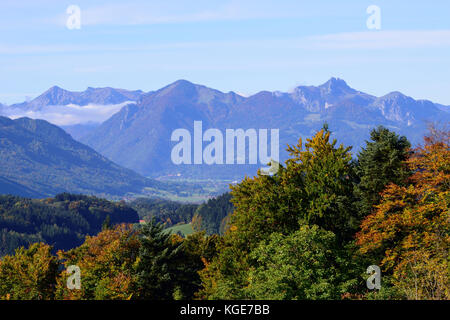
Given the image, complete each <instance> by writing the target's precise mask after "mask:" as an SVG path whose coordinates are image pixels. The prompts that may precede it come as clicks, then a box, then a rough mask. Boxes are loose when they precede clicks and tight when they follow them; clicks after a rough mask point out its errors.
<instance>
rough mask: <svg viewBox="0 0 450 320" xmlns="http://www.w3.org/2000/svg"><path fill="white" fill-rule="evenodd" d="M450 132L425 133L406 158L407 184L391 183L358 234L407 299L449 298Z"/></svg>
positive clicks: (362, 245)
mask: <svg viewBox="0 0 450 320" xmlns="http://www.w3.org/2000/svg"><path fill="white" fill-rule="evenodd" d="M449 141H450V133H449V132H448V131H447V132H443V133H442V135H441V136H440V137H438V138H437V137H436V136H431V137H426V138H425V145H424V146H423V147H419V148H418V149H417V150H416V151H415V153H414V154H413V155H412V156H411V157H410V158H409V159H408V160H407V164H408V167H409V169H410V170H411V171H412V172H413V175H412V176H411V178H410V179H409V182H408V184H407V185H406V186H399V185H396V184H390V185H388V186H387V187H386V189H385V190H384V192H383V193H382V196H381V202H380V204H379V205H377V206H376V211H375V212H373V213H372V214H370V215H369V216H367V217H366V218H365V220H364V221H363V223H362V226H361V231H360V232H359V233H358V234H357V244H358V245H359V246H360V251H361V253H363V254H367V253H369V254H371V253H372V254H373V253H378V254H379V253H381V254H382V255H383V257H382V259H381V261H380V264H381V265H382V266H383V268H384V271H385V272H386V273H387V274H389V275H391V276H392V283H393V285H394V286H395V287H396V288H398V289H400V290H401V291H402V292H403V295H404V297H406V298H408V299H449V298H450V281H449V276H448V273H449V252H450V216H449V212H450V209H449V202H450V191H449V190H450V148H449V146H450V144H449Z"/></svg>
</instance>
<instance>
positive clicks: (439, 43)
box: [0, 30, 450, 54]
mask: <svg viewBox="0 0 450 320" xmlns="http://www.w3.org/2000/svg"><path fill="white" fill-rule="evenodd" d="M212 47H217V48H220V47H226V48H230V47H234V48H239V47H243V48H244V47H249V48H262V49H264V48H265V49H270V48H278V49H290V48H293V49H295V48H297V49H307V50H354V49H361V50H376V49H411V48H431V47H433V48H437V47H450V30H404V31H403V30H398V31H397V30H393V31H376V32H371V31H368V32H348V33H336V34H326V35H314V36H306V37H298V38H285V39H258V40H239V41H203V42H202V41H198V42H172V43H163V44H153V45H140V44H139V45H127V46H123V45H102V44H83V45H69V44H60V45H56V44H55V45H23V46H21V45H8V44H2V45H1V46H0V53H1V54H52V53H53V54H60V53H81V52H85V53H96V52H131V51H135V52H146V51H154V50H163V49H202V48H212Z"/></svg>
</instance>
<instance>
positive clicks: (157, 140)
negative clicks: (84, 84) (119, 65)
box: [3, 78, 450, 179]
mask: <svg viewBox="0 0 450 320" xmlns="http://www.w3.org/2000/svg"><path fill="white" fill-rule="evenodd" d="M117 103H124V106H123V107H122V108H121V109H120V110H118V112H116V113H114V114H112V115H111V117H109V118H108V119H106V120H105V121H103V122H101V123H99V122H92V121H91V122H84V123H79V124H73V125H71V126H63V128H64V129H65V130H67V131H68V132H69V133H70V134H71V135H72V136H73V137H74V138H76V139H77V140H79V141H80V142H82V143H84V144H86V145H88V146H90V147H92V148H93V149H94V150H96V151H97V152H99V153H100V154H102V155H103V156H105V157H106V158H108V159H111V160H112V161H114V162H115V163H117V164H119V165H121V166H123V167H126V168H129V169H132V170H134V171H136V172H137V173H139V174H141V175H144V176H149V177H159V176H166V175H171V176H173V175H176V176H181V177H183V178H215V179H217V178H219V179H239V178H242V177H243V176H244V175H245V174H247V175H254V174H255V173H256V170H257V168H259V167H261V165H260V164H258V165H249V164H246V165H205V164H203V165H184V164H182V165H175V164H173V163H172V161H171V150H172V148H173V146H174V145H175V143H174V142H171V139H170V138H171V134H172V132H173V131H174V130H175V129H179V128H184V129H187V130H188V131H189V132H191V133H192V132H193V123H194V121H202V124H203V131H205V130H206V129H208V128H216V129H219V130H222V132H225V129H238V128H242V129H244V130H245V129H249V128H254V129H256V130H258V129H279V134H280V157H281V160H284V159H286V157H287V153H286V152H285V146H286V144H294V143H296V142H297V140H298V138H299V137H302V138H306V137H310V136H312V135H313V134H314V132H316V131H317V130H319V129H320V128H321V127H322V125H323V123H325V122H327V123H328V125H329V128H330V130H331V131H332V136H333V137H334V138H337V139H338V142H339V143H344V144H345V145H352V146H353V147H354V148H353V152H354V153H356V152H357V151H358V150H359V148H360V147H361V146H363V145H364V141H365V140H366V139H367V138H368V137H369V132H370V130H371V129H372V128H374V127H376V126H378V125H383V126H386V127H388V128H389V129H391V130H394V131H395V132H397V133H399V134H402V135H406V136H407V137H408V139H409V140H410V141H411V142H412V143H413V144H417V143H420V142H421V141H422V138H423V135H424V134H425V132H426V130H427V123H428V122H436V121H437V122H449V121H450V113H449V110H450V107H448V106H444V105H442V104H437V103H433V102H431V101H428V100H415V99H413V98H411V97H408V96H406V95H403V94H402V93H400V92H391V93H388V94H386V95H384V96H381V97H376V96H374V95H370V94H367V93H364V92H361V91H358V90H356V89H353V88H351V87H350V86H349V85H348V84H347V83H346V82H345V81H344V80H342V79H338V78H331V79H329V80H328V81H327V82H325V83H324V84H322V85H319V86H298V87H296V88H294V89H293V90H292V91H290V92H280V91H275V92H271V91H261V92H258V93H256V94H254V95H251V96H249V97H244V96H241V95H239V94H237V93H234V92H228V93H224V92H221V91H219V90H215V89H212V88H208V87H206V86H203V85H198V84H194V83H191V82H189V81H186V80H178V81H176V82H174V83H172V84H170V85H167V86H165V87H163V88H161V89H159V90H156V91H151V92H146V93H144V92H142V91H140V90H137V91H128V90H123V89H112V88H97V89H95V88H88V89H87V90H86V91H83V92H70V91H67V90H63V89H61V88H59V87H52V88H50V89H49V90H47V91H46V92H45V93H43V94H42V95H40V96H39V97H37V98H36V99H34V100H31V101H29V102H26V103H22V104H16V105H13V106H9V107H8V106H3V110H7V109H8V108H15V109H18V108H22V109H27V110H45V108H46V107H48V106H50V105H61V106H64V105H67V104H77V105H79V106H83V105H89V104H98V105H100V106H99V108H101V105H108V104H117ZM204 145H206V143H203V146H204Z"/></svg>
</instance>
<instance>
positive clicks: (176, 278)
mask: <svg viewBox="0 0 450 320" xmlns="http://www.w3.org/2000/svg"><path fill="white" fill-rule="evenodd" d="M140 243H141V247H140V250H139V256H138V261H137V265H136V271H137V282H136V283H137V290H138V298H139V299H151V300H171V299H174V298H177V299H183V298H184V299H189V298H192V297H193V295H194V293H195V292H196V291H197V290H198V289H199V287H200V278H199V275H198V271H199V270H200V269H201V268H202V266H203V264H202V260H201V257H200V256H199V255H198V252H196V250H194V249H192V250H189V248H188V247H187V244H185V242H184V241H183V239H182V238H181V237H179V236H177V235H171V234H170V233H167V232H165V231H164V230H163V226H162V225H161V224H156V223H155V222H154V220H152V222H150V223H148V224H146V225H145V226H144V227H143V229H142V230H141V232H140Z"/></svg>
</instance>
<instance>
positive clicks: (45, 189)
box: [0, 117, 162, 198]
mask: <svg viewBox="0 0 450 320" xmlns="http://www.w3.org/2000/svg"><path fill="white" fill-rule="evenodd" d="M161 185H162V184H161V183H160V182H158V181H154V180H150V179H147V178H144V177H142V176H140V175H139V174H137V173H135V172H133V171H132V170H130V169H125V168H122V167H120V166H119V165H117V164H115V163H113V162H112V161H110V160H108V159H106V158H105V157H104V156H102V155H100V154H99V153H97V152H95V151H94V150H93V149H91V148H90V147H88V146H85V145H83V144H81V143H80V142H78V141H75V140H74V139H73V138H72V137H71V136H70V135H69V134H67V133H66V132H65V131H64V130H62V129H61V128H59V127H57V126H55V125H53V124H50V123H48V122H47V121H44V120H33V119H29V118H20V119H16V120H11V119H9V118H6V117H0V193H8V194H15V195H21V196H26V197H34V198H40V197H44V196H51V195H55V194H57V193H61V192H73V193H84V194H95V195H104V196H108V197H109V196H123V195H126V194H127V193H133V192H137V193H140V192H141V191H142V190H143V189H144V188H147V187H156V188H160V187H161Z"/></svg>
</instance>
